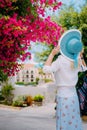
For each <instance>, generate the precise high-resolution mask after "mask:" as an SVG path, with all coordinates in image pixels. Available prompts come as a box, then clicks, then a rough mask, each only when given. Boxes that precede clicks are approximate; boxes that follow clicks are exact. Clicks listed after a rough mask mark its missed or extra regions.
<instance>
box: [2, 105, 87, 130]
mask: <svg viewBox="0 0 87 130" xmlns="http://www.w3.org/2000/svg"><path fill="white" fill-rule="evenodd" d="M54 106H55V104H54V103H51V104H45V105H43V106H41V107H36V106H34V107H27V108H23V109H21V110H17V109H11V108H2V107H0V130H55V129H56V128H55V126H56V123H55V122H56V121H55V110H54ZM83 126H84V130H87V122H84V123H83Z"/></svg>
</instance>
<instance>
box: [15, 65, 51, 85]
mask: <svg viewBox="0 0 87 130" xmlns="http://www.w3.org/2000/svg"><path fill="white" fill-rule="evenodd" d="M37 78H38V79H39V81H40V82H43V81H44V80H45V79H49V80H52V79H53V76H52V74H50V73H49V74H44V73H43V72H42V70H41V69H39V68H36V67H35V65H34V64H22V68H21V70H20V71H19V72H18V73H17V75H16V82H24V83H29V82H36V79H37Z"/></svg>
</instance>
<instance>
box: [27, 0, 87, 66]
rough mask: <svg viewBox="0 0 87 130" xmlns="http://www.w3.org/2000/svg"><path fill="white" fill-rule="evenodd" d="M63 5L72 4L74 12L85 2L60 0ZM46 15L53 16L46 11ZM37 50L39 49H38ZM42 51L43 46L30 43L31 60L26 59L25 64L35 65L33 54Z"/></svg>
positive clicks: (80, 0) (81, 0) (83, 0)
mask: <svg viewBox="0 0 87 130" xmlns="http://www.w3.org/2000/svg"><path fill="white" fill-rule="evenodd" d="M60 1H61V2H62V3H63V4H66V5H71V4H73V5H74V7H75V9H76V10H79V6H82V5H84V3H85V0H60ZM56 13H58V12H56ZM56 13H55V15H56ZM46 14H47V15H49V14H50V15H52V14H53V12H51V11H50V12H49V11H47V13H46ZM38 48H39V49H38ZM43 49H44V46H42V45H41V44H40V45H36V44H34V43H32V50H31V53H32V59H31V60H28V59H26V61H25V63H34V64H35V63H36V62H35V58H34V53H35V52H38V51H39V52H40V51H42V50H43Z"/></svg>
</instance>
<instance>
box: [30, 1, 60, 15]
mask: <svg viewBox="0 0 87 130" xmlns="http://www.w3.org/2000/svg"><path fill="white" fill-rule="evenodd" d="M31 2H32V4H33V5H34V6H35V7H36V9H37V13H38V14H41V15H42V16H44V15H45V14H44V12H45V8H46V7H49V6H50V7H52V10H53V11H55V10H56V9H58V8H59V7H60V6H61V5H62V2H59V1H58V0H31Z"/></svg>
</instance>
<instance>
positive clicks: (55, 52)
mask: <svg viewBox="0 0 87 130" xmlns="http://www.w3.org/2000/svg"><path fill="white" fill-rule="evenodd" d="M59 50H60V47H59V46H57V47H55V48H54V49H53V50H52V52H51V53H50V55H49V57H48V59H47V61H46V62H45V65H47V66H50V65H51V63H52V61H53V58H54V56H55V55H56V54H58V52H59Z"/></svg>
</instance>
